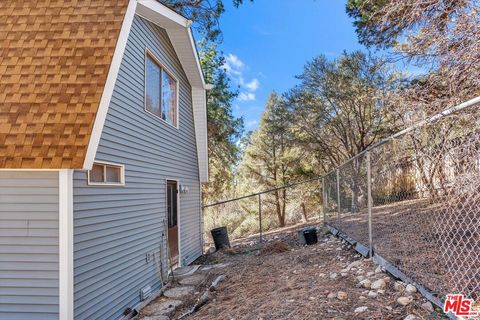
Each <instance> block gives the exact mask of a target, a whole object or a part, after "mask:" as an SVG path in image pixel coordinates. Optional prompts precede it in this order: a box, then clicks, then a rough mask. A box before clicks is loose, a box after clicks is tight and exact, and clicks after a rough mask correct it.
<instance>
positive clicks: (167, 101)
mask: <svg viewBox="0 0 480 320" xmlns="http://www.w3.org/2000/svg"><path fill="white" fill-rule="evenodd" d="M176 99H177V83H176V81H175V79H173V78H172V77H171V76H170V75H169V74H168V73H167V72H165V70H163V69H162V119H163V120H165V121H167V122H168V123H170V124H172V125H174V126H175V125H177V119H176V117H177V110H176V104H177V101H176Z"/></svg>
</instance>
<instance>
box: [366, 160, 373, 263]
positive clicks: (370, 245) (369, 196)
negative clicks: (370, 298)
mask: <svg viewBox="0 0 480 320" xmlns="http://www.w3.org/2000/svg"><path fill="white" fill-rule="evenodd" d="M367 205H368V248H369V256H370V257H373V236H372V205H373V201H372V170H371V163H370V151H367Z"/></svg>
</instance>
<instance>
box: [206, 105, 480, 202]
mask: <svg viewBox="0 0 480 320" xmlns="http://www.w3.org/2000/svg"><path fill="white" fill-rule="evenodd" d="M478 103H480V96H478V97H476V98H473V99H470V100H468V101H465V102H463V103H460V104H458V105H456V106H453V107H450V108H447V109H445V110H443V111H442V112H439V113H437V114H435V115H433V116H431V117H429V118H427V119H424V120H421V121H418V122H416V123H414V124H413V125H411V126H410V127H408V128H405V129H403V130H401V131H398V132H397V133H394V134H392V135H390V136H388V137H386V138H384V139H382V140H380V141H378V142H376V143H374V144H372V145H371V146H369V147H367V149H365V150H364V151H362V152H360V153H358V154H356V155H355V156H353V157H351V158H350V159H348V160H346V161H344V162H343V163H342V164H340V165H338V166H337V167H336V168H334V169H332V170H330V171H328V172H327V173H325V174H324V175H322V176H318V177H315V178H311V179H308V180H303V181H299V182H295V183H292V184H287V185H283V186H280V187H277V188H273V189H269V190H265V191H261V192H256V193H252V194H248V195H245V196H242V197H238V198H233V199H228V200H224V201H219V202H215V203H210V204H207V205H204V206H203V208H208V207H213V206H217V205H221V204H225V203H228V202H233V201H237V200H242V199H246V198H250V197H255V196H259V195H261V194H264V193H269V192H273V191H277V190H281V189H285V188H290V187H294V186H297V185H301V184H304V183H308V182H312V181H315V180H320V179H323V178H324V177H326V176H327V175H329V174H331V173H332V172H335V171H336V170H338V169H339V168H341V167H342V166H344V165H345V164H347V163H348V162H350V161H352V160H353V159H355V158H358V157H360V156H362V155H363V154H365V153H367V152H369V151H370V150H372V149H375V148H377V147H379V146H381V145H383V144H385V143H387V142H389V141H390V140H393V139H396V138H398V137H401V136H403V135H405V134H407V133H409V132H411V131H413V130H415V129H417V128H419V127H422V126H424V125H426V124H428V123H431V122H434V121H437V120H439V119H441V118H443V117H446V116H449V115H451V114H453V113H455V112H458V111H460V110H463V109H466V108H469V107H471V106H474V105H476V104H478Z"/></svg>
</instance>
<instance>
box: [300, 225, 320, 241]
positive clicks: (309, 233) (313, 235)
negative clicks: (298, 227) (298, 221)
mask: <svg viewBox="0 0 480 320" xmlns="http://www.w3.org/2000/svg"><path fill="white" fill-rule="evenodd" d="M303 236H304V237H305V243H306V244H307V245H311V244H315V243H317V242H318V238H317V229H315V228H308V229H305V230H303Z"/></svg>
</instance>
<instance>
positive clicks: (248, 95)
mask: <svg viewBox="0 0 480 320" xmlns="http://www.w3.org/2000/svg"><path fill="white" fill-rule="evenodd" d="M238 100H240V101H253V100H255V93H253V92H240V94H239V95H238Z"/></svg>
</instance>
